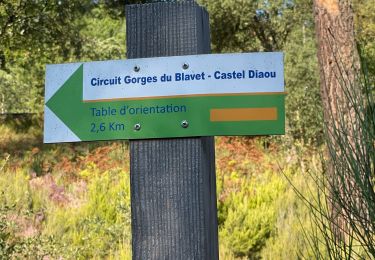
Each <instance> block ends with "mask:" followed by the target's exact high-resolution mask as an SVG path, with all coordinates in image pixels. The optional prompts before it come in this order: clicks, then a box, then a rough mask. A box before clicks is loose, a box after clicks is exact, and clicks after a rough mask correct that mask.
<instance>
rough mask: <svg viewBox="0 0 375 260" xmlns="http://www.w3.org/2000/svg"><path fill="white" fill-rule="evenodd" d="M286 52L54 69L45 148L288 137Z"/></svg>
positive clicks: (50, 75)
mask: <svg viewBox="0 0 375 260" xmlns="http://www.w3.org/2000/svg"><path fill="white" fill-rule="evenodd" d="M284 114H285V112H284V74H283V55H282V53H277V52H276V53H243V54H212V55H191V56H176V57H160V58H149V59H132V60H117V61H102V62H89V63H78V64H61V65H49V66H47V72H46V116H45V142H46V143H56V142H74V141H95V140H116V139H147V138H166V137H186V136H218V135H269V134H284V128H285V127H284V125H285V122H284V117H285V116H284Z"/></svg>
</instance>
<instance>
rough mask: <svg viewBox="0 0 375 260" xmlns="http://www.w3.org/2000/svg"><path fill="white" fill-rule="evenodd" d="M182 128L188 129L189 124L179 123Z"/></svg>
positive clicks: (185, 121) (185, 122) (186, 122)
mask: <svg viewBox="0 0 375 260" xmlns="http://www.w3.org/2000/svg"><path fill="white" fill-rule="evenodd" d="M181 126H182V128H188V127H189V122H188V121H187V120H184V121H182V122H181Z"/></svg>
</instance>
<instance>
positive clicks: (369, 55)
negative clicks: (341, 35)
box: [353, 0, 375, 82]
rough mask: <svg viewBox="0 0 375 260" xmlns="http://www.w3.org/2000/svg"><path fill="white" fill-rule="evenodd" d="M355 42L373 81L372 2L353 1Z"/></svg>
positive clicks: (374, 29)
mask: <svg viewBox="0 0 375 260" xmlns="http://www.w3.org/2000/svg"><path fill="white" fill-rule="evenodd" d="M353 2H354V7H355V16H356V17H355V18H356V21H355V22H356V33H357V41H358V43H359V45H360V47H361V50H362V52H363V53H362V55H363V59H364V63H365V64H366V66H367V69H368V72H367V73H368V76H369V77H370V78H371V81H372V82H374V81H375V5H374V2H373V1H372V0H361V1H359V0H355V1H353Z"/></svg>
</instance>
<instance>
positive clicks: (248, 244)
mask: <svg viewBox="0 0 375 260" xmlns="http://www.w3.org/2000/svg"><path fill="white" fill-rule="evenodd" d="M284 189H285V183H284V181H283V180H282V178H280V177H279V176H276V175H273V174H271V173H270V172H267V173H264V174H263V175H259V176H258V177H257V178H254V179H246V178H245V179H243V180H242V183H241V187H240V188H239V191H238V192H236V193H232V194H231V195H230V197H229V199H228V200H227V201H226V202H225V203H226V204H227V207H228V213H227V216H226V218H225V222H224V223H223V225H222V228H221V230H220V238H221V239H222V242H223V243H224V244H225V245H226V246H227V247H229V248H230V249H231V250H232V251H233V253H234V255H235V256H247V257H252V258H254V257H256V256H257V255H258V254H259V252H260V251H261V249H262V248H263V247H264V245H265V244H266V242H267V239H268V238H269V237H270V236H271V233H272V231H273V229H274V226H275V221H276V217H277V212H276V204H275V202H276V200H277V198H278V197H279V196H280V194H282V192H283V191H284Z"/></svg>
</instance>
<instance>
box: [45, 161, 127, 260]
mask: <svg viewBox="0 0 375 260" xmlns="http://www.w3.org/2000/svg"><path fill="white" fill-rule="evenodd" d="M79 174H80V175H81V176H82V178H84V179H86V180H87V191H86V192H85V193H84V194H81V195H79V193H78V194H75V196H74V197H75V199H74V200H75V201H71V202H70V205H69V206H68V208H61V207H52V208H50V209H49V210H48V212H47V214H48V215H49V220H48V222H47V223H46V226H45V230H44V234H47V235H50V236H52V235H53V236H54V237H59V238H60V239H61V240H60V245H61V247H62V248H64V255H65V256H66V257H67V258H74V259H87V258H93V257H99V258H105V257H108V256H109V254H110V252H115V251H120V252H121V247H120V248H119V246H122V247H124V245H125V247H126V248H130V233H131V232H130V190H129V178H128V174H127V173H125V172H123V171H118V170H115V171H107V172H104V173H103V172H100V171H99V170H98V169H97V168H96V166H95V165H91V166H88V168H87V169H85V170H83V171H81V172H80V173H79ZM72 188H73V187H72ZM75 189H77V187H75ZM76 192H79V191H76ZM73 194H74V193H73ZM129 253H130V252H128V254H129ZM122 255H124V252H123V253H122Z"/></svg>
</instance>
